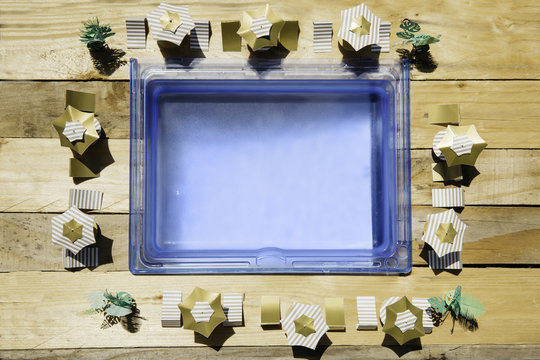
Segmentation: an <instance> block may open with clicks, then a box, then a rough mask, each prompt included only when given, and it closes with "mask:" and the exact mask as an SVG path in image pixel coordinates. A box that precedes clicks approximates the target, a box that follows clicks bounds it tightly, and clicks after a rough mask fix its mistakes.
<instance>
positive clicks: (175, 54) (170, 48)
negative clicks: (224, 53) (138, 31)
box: [157, 34, 206, 60]
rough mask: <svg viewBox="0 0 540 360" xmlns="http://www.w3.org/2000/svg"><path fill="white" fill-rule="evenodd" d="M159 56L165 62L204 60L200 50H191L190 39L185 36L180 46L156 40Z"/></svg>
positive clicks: (188, 36)
mask: <svg viewBox="0 0 540 360" xmlns="http://www.w3.org/2000/svg"><path fill="white" fill-rule="evenodd" d="M157 44H158V47H159V51H160V52H161V55H162V56H163V58H165V59H166V60H168V59H182V58H192V59H193V58H205V57H206V56H205V55H204V53H203V52H202V51H201V50H192V49H191V37H190V35H189V34H188V35H186V36H185V37H184V39H183V40H182V42H181V43H180V45H175V44H173V43H171V42H169V41H163V40H158V42H157Z"/></svg>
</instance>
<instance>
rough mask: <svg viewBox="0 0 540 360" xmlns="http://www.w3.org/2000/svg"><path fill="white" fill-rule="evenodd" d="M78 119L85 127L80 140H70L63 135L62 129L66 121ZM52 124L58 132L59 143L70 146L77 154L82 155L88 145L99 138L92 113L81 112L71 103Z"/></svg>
mask: <svg viewBox="0 0 540 360" xmlns="http://www.w3.org/2000/svg"><path fill="white" fill-rule="evenodd" d="M73 121H78V122H79V123H81V125H82V126H83V127H84V128H85V129H86V131H85V132H84V135H83V140H82V141H75V142H73V143H72V142H71V141H69V139H68V138H67V137H66V136H65V135H64V130H65V127H66V123H67V122H73ZM53 126H54V128H55V129H56V131H57V132H58V137H59V138H60V145H61V146H65V147H68V148H70V149H71V150H73V151H75V152H76V153H77V154H79V155H82V154H84V152H85V151H86V149H88V147H89V146H90V145H92V144H93V143H94V142H96V141H97V140H98V139H99V135H98V133H97V131H96V128H95V127H94V114H93V113H87V112H82V111H79V110H77V109H75V108H74V107H72V106H71V105H68V106H67V108H66V110H65V111H64V113H63V114H62V115H61V116H60V117H59V118H58V119H56V120H54V121H53Z"/></svg>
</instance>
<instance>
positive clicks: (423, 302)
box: [412, 297, 433, 334]
mask: <svg viewBox="0 0 540 360" xmlns="http://www.w3.org/2000/svg"><path fill="white" fill-rule="evenodd" d="M412 304H413V305H414V306H416V307H417V308H419V309H421V310H422V311H423V314H422V326H424V333H426V334H431V332H432V331H433V317H432V316H431V313H432V310H431V305H430V303H429V301H428V299H427V298H417V297H413V298H412Z"/></svg>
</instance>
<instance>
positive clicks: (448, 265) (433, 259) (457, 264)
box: [428, 250, 463, 270]
mask: <svg viewBox="0 0 540 360" xmlns="http://www.w3.org/2000/svg"><path fill="white" fill-rule="evenodd" d="M428 264H429V268H430V269H433V270H461V269H463V261H462V260H461V251H456V252H451V253H449V254H446V255H443V256H441V257H439V256H438V255H437V253H436V252H435V251H433V250H429V251H428Z"/></svg>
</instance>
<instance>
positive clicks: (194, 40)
mask: <svg viewBox="0 0 540 360" xmlns="http://www.w3.org/2000/svg"><path fill="white" fill-rule="evenodd" d="M193 23H194V24H195V27H194V28H193V29H192V30H191V34H190V37H189V46H190V48H191V50H192V51H208V48H209V43H210V21H208V20H194V21H193Z"/></svg>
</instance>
